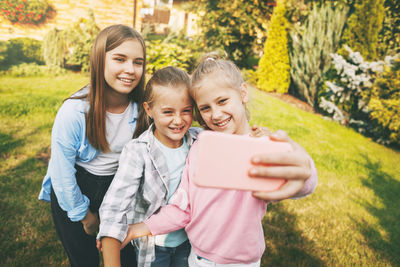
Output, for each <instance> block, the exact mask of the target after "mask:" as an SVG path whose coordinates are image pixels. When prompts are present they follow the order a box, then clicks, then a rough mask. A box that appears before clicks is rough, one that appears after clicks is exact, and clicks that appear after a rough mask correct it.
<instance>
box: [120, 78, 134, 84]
mask: <svg viewBox="0 0 400 267" xmlns="http://www.w3.org/2000/svg"><path fill="white" fill-rule="evenodd" d="M119 80H120V81H122V82H125V83H131V82H133V79H128V78H119Z"/></svg>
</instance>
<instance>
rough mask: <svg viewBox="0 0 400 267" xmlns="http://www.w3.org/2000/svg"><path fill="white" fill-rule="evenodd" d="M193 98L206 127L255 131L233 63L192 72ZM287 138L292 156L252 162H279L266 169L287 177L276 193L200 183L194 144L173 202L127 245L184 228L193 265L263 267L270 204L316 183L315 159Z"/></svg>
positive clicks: (133, 230) (209, 61) (209, 63)
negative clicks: (195, 174) (265, 222)
mask: <svg viewBox="0 0 400 267" xmlns="http://www.w3.org/2000/svg"><path fill="white" fill-rule="evenodd" d="M191 95H192V97H193V98H194V100H195V101H196V104H197V108H198V113H199V114H200V116H199V118H198V120H199V121H200V123H201V124H202V125H203V126H204V127H205V128H206V129H209V130H213V131H218V132H224V133H230V134H239V135H248V134H249V133H250V131H251V127H250V126H249V122H248V117H247V110H246V106H245V104H246V103H247V101H248V98H249V97H248V91H247V87H246V84H245V83H244V81H243V78H242V76H241V74H240V71H239V69H238V68H237V67H236V66H235V64H233V63H232V62H231V61H228V60H223V59H219V58H218V57H216V56H215V55H210V56H208V57H207V58H206V59H205V60H204V61H203V62H202V63H201V64H200V65H199V66H198V67H197V69H196V70H195V71H194V73H193V76H192V86H191ZM286 139H287V141H289V142H290V143H291V144H292V146H293V151H292V152H285V153H286V156H285V155H283V154H280V155H275V156H274V155H272V156H271V157H270V158H269V159H267V158H258V159H257V158H255V159H253V163H257V161H258V162H260V161H262V162H263V163H265V162H266V161H269V163H271V164H279V166H278V167H269V168H267V170H265V169H264V173H263V175H265V174H266V173H265V171H268V172H269V175H270V176H271V177H281V178H286V179H287V182H286V183H285V184H284V185H283V186H282V187H281V188H280V189H279V190H277V191H274V192H250V191H239V190H226V189H215V188H204V187H199V186H197V185H195V184H194V182H193V172H194V169H195V166H196V160H197V159H196V155H197V150H198V147H197V144H196V143H195V144H194V145H193V146H192V148H191V150H190V152H189V156H188V158H187V161H186V166H185V169H184V171H183V174H182V179H181V184H180V185H179V188H178V190H177V191H176V192H175V194H174V196H173V197H172V198H171V199H170V201H169V204H168V205H167V206H164V207H162V208H161V209H160V210H159V212H158V213H156V214H154V215H152V216H151V217H149V218H148V219H147V220H145V221H144V222H143V223H139V224H135V225H131V226H130V228H129V231H128V235H127V237H126V239H125V241H124V242H123V243H122V246H124V245H125V244H127V243H128V242H129V241H131V240H132V239H134V238H138V237H141V236H143V235H148V234H151V235H159V234H165V233H168V232H172V231H175V230H178V229H181V228H185V230H186V233H187V235H188V238H189V240H190V243H191V245H192V251H191V254H190V256H189V266H260V259H261V256H262V254H263V252H264V249H265V241H264V233H263V228H262V218H263V217H264V215H265V212H266V208H267V202H268V201H277V200H282V199H287V198H298V197H303V196H306V195H308V194H310V193H312V192H313V190H314V189H315V187H316V184H317V173H316V169H315V166H314V163H313V161H312V159H311V158H310V157H309V156H308V154H307V153H306V152H305V151H304V150H303V149H301V148H300V147H299V145H297V144H296V143H294V142H293V141H291V140H289V139H288V138H287V137H286ZM277 154H279V153H277ZM254 170H256V171H257V170H260V169H254ZM250 173H252V171H250ZM253 174H255V175H257V173H256V172H255V173H253ZM258 174H260V172H259V173H258ZM216 264H217V265H216Z"/></svg>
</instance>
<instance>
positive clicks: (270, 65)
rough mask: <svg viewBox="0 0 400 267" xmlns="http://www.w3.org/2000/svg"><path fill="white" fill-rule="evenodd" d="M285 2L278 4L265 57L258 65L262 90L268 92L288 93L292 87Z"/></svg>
mask: <svg viewBox="0 0 400 267" xmlns="http://www.w3.org/2000/svg"><path fill="white" fill-rule="evenodd" d="M285 10H286V8H285V4H284V2H283V0H280V1H278V2H277V6H276V7H275V9H274V12H273V14H272V18H271V25H270V27H269V30H268V34H267V41H266V42H265V46H264V55H263V56H262V58H261V59H260V62H259V64H258V66H259V68H258V73H257V76H258V82H257V85H258V87H259V88H260V89H262V90H264V91H267V92H278V93H287V92H288V90H289V85H290V64H289V54H288V38H287V31H286V30H287V27H288V22H287V19H286V18H285Z"/></svg>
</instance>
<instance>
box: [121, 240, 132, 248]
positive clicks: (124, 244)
mask: <svg viewBox="0 0 400 267" xmlns="http://www.w3.org/2000/svg"><path fill="white" fill-rule="evenodd" d="M129 242H130V241H129V240H127V239H125V240H124V241H123V242H122V243H121V249H123V248H124V247H125V246H126V245H128V244H129Z"/></svg>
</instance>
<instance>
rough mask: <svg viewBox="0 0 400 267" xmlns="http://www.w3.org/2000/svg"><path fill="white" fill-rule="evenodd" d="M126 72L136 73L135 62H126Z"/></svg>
mask: <svg viewBox="0 0 400 267" xmlns="http://www.w3.org/2000/svg"><path fill="white" fill-rule="evenodd" d="M125 72H127V73H134V72H135V68H134V66H133V62H129V61H127V62H126V66H125Z"/></svg>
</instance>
